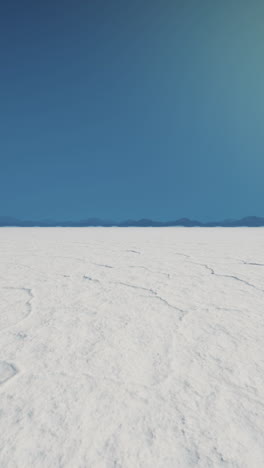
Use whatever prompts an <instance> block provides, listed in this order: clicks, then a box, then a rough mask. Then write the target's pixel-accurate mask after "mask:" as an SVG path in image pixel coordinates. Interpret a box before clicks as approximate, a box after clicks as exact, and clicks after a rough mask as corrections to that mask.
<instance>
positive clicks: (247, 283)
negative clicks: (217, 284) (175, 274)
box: [190, 262, 264, 293]
mask: <svg viewBox="0 0 264 468" xmlns="http://www.w3.org/2000/svg"><path fill="white" fill-rule="evenodd" d="M190 263H193V264H194V265H199V266H202V267H204V268H206V270H208V271H210V273H211V275H214V276H219V277H220V278H231V279H234V280H235V281H239V282H240V283H243V284H245V285H246V286H249V287H250V288H253V289H256V290H257V291H260V292H263V293H264V290H263V289H261V288H258V287H257V286H255V285H254V284H252V283H249V282H248V281H246V280H243V279H241V278H239V277H238V276H235V275H224V274H221V273H216V272H215V270H214V269H213V268H211V267H210V266H208V265H207V264H206V263H195V262H190Z"/></svg>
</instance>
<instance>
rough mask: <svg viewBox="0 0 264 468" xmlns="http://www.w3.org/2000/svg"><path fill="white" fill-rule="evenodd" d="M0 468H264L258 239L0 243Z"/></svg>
mask: <svg viewBox="0 0 264 468" xmlns="http://www.w3.org/2000/svg"><path fill="white" fill-rule="evenodd" d="M0 257H1V261H0V434H1V437H0V466H1V467H5V468H13V467H14V468H16V467H18V468H33V467H34V468H49V467H50V468H54V467H55V468H56V467H60V468H64V467H65V468H87V467H89V468H93V467H94V468H114V467H115V468H117V467H119V468H137V467H139V468H141V467H142V468H154V467H155V468H185V467H186V468H188V467H194V466H195V467H199V468H207V467H208V468H214V467H216V468H218V467H230V468H243V467H245V468H247V467H248V468H262V467H263V466H264V392H263V388H264V359H263V341H264V315H263V303H264V297H263V292H264V270H263V268H261V267H263V265H264V229H261V228H260V229H252V228H236V229H224V228H215V229H201V228H195V229H184V228H168V229H167V228H161V229H160V228H146V229H144V228H140V229H135V228H131V229H130V228H125V229H118V228H92V229H89V228H87V229H65V228H64V229H60V228H52V229H49V228H44V229H40V228H35V229H34V228H32V229H27V228H24V229H19V228H13V229H9V228H7V229H1V230H0Z"/></svg>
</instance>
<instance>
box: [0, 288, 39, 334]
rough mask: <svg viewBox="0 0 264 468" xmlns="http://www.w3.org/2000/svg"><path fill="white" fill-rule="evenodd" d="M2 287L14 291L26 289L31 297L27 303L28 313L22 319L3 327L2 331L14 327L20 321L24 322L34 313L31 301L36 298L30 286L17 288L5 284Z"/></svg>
mask: <svg viewBox="0 0 264 468" xmlns="http://www.w3.org/2000/svg"><path fill="white" fill-rule="evenodd" d="M2 289H7V290H11V291H12V290H13V291H25V292H26V293H27V294H28V295H29V299H28V300H27V301H26V303H25V306H26V309H27V313H26V314H25V315H24V317H23V318H22V319H21V320H19V321H18V322H16V323H13V324H12V325H8V326H7V327H3V328H1V330H0V331H2V330H6V329H8V328H11V327H14V326H16V325H18V324H19V323H21V322H23V321H24V320H26V319H27V318H28V317H29V316H30V315H31V313H32V304H31V302H32V300H33V299H34V294H33V292H32V289H30V288H16V287H14V286H4V287H3V288H2Z"/></svg>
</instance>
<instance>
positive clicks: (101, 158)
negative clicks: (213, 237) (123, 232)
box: [0, 0, 264, 220]
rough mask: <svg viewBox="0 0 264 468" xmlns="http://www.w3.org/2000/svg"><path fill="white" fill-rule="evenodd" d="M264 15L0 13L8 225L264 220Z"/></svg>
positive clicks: (125, 6)
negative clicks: (93, 219) (13, 220)
mask: <svg viewBox="0 0 264 468" xmlns="http://www.w3.org/2000/svg"><path fill="white" fill-rule="evenodd" d="M263 24H264V2H263V1H255V0H252V1H248V0H247V1H245V0H238V1H233V0H222V1H212V0H210V1H209V0H200V1H198V0H179V1H178V0H133V1H128V0H93V1H90V0H86V1H80V0H74V1H73V0H71V1H70V0H61V1H58V0H53V1H50V0H46V1H28V0H23V1H21V0H20V1H18V0H14V1H12V2H1V4H0V67H1V73H0V83H1V87H0V103H1V109H0V115H1V122H0V123H1V125H0V214H2V215H10V216H16V217H20V218H31V219H32V218H33V219H36V218H57V219H61V220H64V219H67V218H70V219H74V220H76V219H80V218H87V217H90V216H97V217H102V218H108V219H109V218H111V219H116V220H120V219H124V218H140V217H151V218H154V219H161V220H165V219H175V218H179V217H182V216H188V217H191V218H199V219H201V220H212V219H218V218H229V217H241V216H244V215H248V214H253V215H254V214H256V215H264V203H263V202H264V183H263V181H264V131H263V126H264V29H263Z"/></svg>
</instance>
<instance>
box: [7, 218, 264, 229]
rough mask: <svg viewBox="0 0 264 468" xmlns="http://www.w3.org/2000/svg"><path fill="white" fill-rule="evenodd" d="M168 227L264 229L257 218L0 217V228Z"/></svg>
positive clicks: (263, 222)
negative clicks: (37, 218)
mask: <svg viewBox="0 0 264 468" xmlns="http://www.w3.org/2000/svg"><path fill="white" fill-rule="evenodd" d="M8 226H9V227H11V226H14V227H56V226H58V227H92V226H94V227H96V226H102V227H111V226H116V227H169V226H183V227H196V226H197V227H199V226H200V227H217V226H220V227H221V226H222V227H240V226H241V227H242V226H247V227H261V226H263V227H264V218H261V217H258V216H247V217H245V218H242V219H226V220H223V221H213V222H205V223H203V222H201V221H196V220H192V219H188V218H181V219H177V220H175V221H164V222H162V221H153V220H152V219H145V218H144V219H139V220H133V219H128V220H126V221H122V222H120V223H118V222H115V221H109V220H102V219H98V218H88V219H83V220H80V221H54V220H42V221H31V220H20V219H16V218H11V217H8V216H0V227H8Z"/></svg>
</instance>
